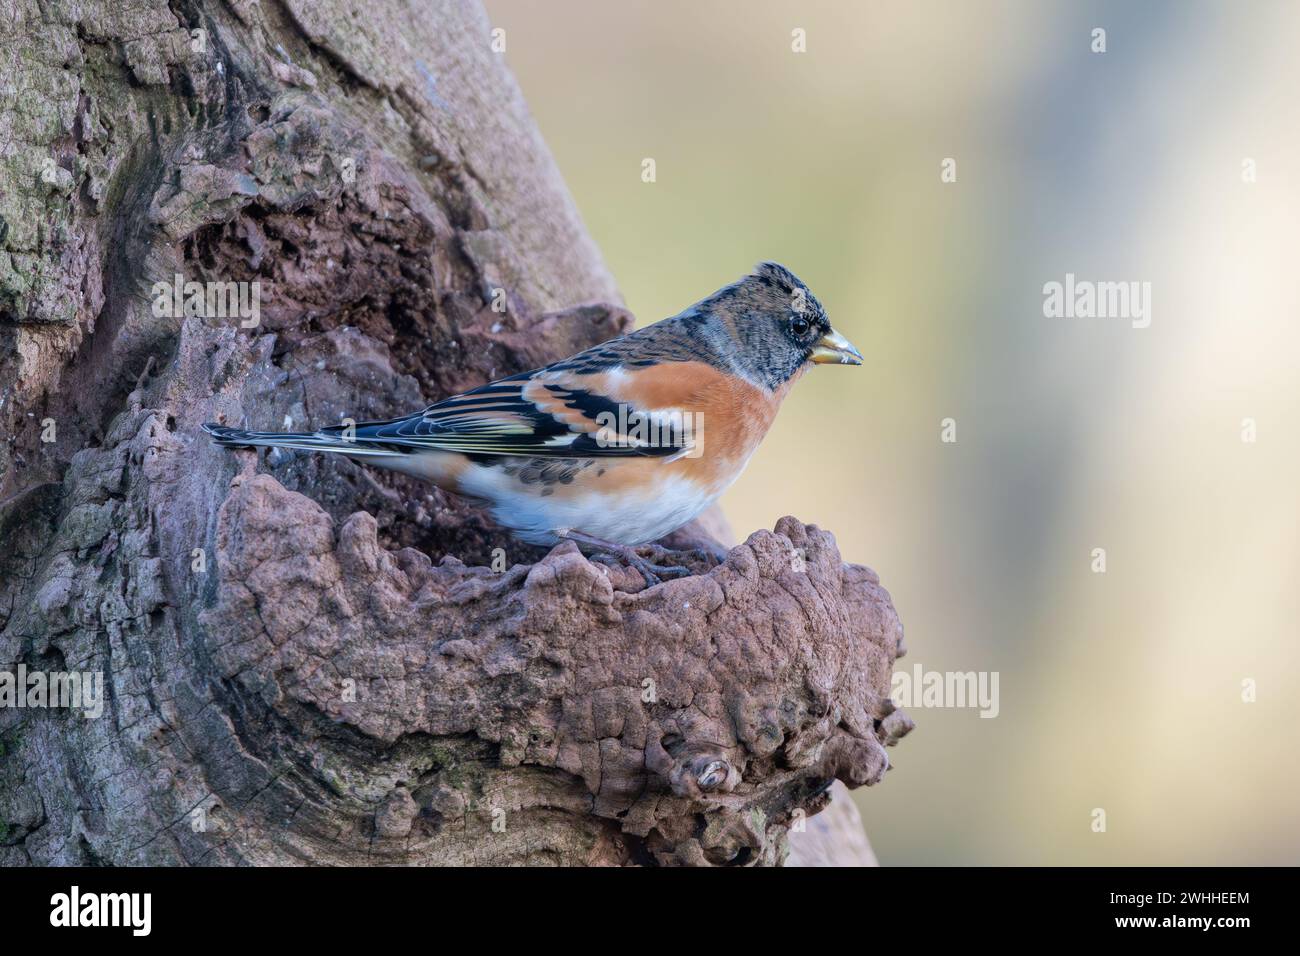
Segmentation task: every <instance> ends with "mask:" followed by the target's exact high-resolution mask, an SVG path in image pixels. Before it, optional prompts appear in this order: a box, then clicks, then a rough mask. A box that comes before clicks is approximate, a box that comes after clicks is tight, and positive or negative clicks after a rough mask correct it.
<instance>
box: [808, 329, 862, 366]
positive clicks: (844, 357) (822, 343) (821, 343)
mask: <svg viewBox="0 0 1300 956" xmlns="http://www.w3.org/2000/svg"><path fill="white" fill-rule="evenodd" d="M812 360H813V361H814V362H816V363H817V364H818V365H861V364H862V353H861V352H859V351H858V350H857V349H855V348H854V347H853V343H852V342H850V341H849V340H848V339H846V338H845V337H844V336H842V335H840V333H838V332H836V331H835V330H834V329H831V330H830V331H829V332H827V333H826V334H825V335H823V336H822V337H821V338H820V339H818V340H817V344H816V345H815V346H814V347H813V350H812Z"/></svg>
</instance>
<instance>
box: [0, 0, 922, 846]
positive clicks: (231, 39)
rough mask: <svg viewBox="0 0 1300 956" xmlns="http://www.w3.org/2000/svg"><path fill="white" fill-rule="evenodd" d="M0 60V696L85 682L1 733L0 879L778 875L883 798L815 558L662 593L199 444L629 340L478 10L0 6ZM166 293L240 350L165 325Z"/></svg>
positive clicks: (309, 465) (884, 601)
mask: <svg viewBox="0 0 1300 956" xmlns="http://www.w3.org/2000/svg"><path fill="white" fill-rule="evenodd" d="M0 40H2V41H3V43H2V44H0V48H2V49H3V51H4V53H3V55H4V56H5V57H6V58H8V59H9V62H7V63H6V64H5V75H6V76H7V77H14V78H15V83H14V85H13V87H12V88H10V89H7V90H5V91H3V92H2V93H0V95H2V96H4V97H5V99H6V102H5V104H4V106H5V108H4V110H3V111H2V112H0V141H3V142H5V143H7V144H9V145H10V148H9V149H8V150H7V151H6V152H5V153H4V154H3V156H0V164H3V165H2V166H0V168H2V169H3V181H2V182H3V189H2V190H0V340H3V346H4V348H3V353H2V357H0V427H3V429H4V437H5V439H6V440H5V442H4V443H3V444H0V500H2V501H3V505H0V534H2V535H3V542H4V548H3V553H0V670H4V669H8V670H13V669H14V668H16V666H17V665H18V664H19V663H21V664H23V665H24V666H25V667H26V668H27V669H29V670H43V671H66V670H78V671H100V672H102V673H103V674H104V676H105V680H106V683H107V688H108V691H107V693H108V698H107V703H106V706H105V710H104V714H103V716H102V717H101V718H99V719H86V718H83V717H80V716H76V715H74V714H72V713H69V712H67V711H61V710H45V711H38V710H26V709H23V710H18V709H0V747H3V750H0V862H5V863H25V862H33V863H77V862H104V863H115V864H120V863H196V862H202V863H241V862H253V863H275V862H293V861H302V862H312V863H325V862H345V863H360V862H391V863H458V862H483V863H513V862H562V863H650V862H659V863H718V864H720V863H732V864H736V863H774V862H779V861H780V860H782V859H783V857H784V854H785V852H786V834H787V831H788V830H789V829H790V827H791V825H792V824H798V823H799V822H801V821H800V815H801V814H807V813H812V812H816V811H817V810H818V809H820V808H821V807H822V806H823V805H824V804H825V802H826V801H827V799H828V797H827V795H826V793H827V789H826V788H827V787H828V786H829V784H830V783H831V781H833V780H836V779H839V780H843V781H845V782H846V783H848V784H849V785H850V786H858V785H861V784H867V783H873V782H875V781H876V780H878V779H879V778H880V777H881V775H882V774H883V773H884V771H885V769H886V767H887V766H888V760H887V759H886V757H885V751H884V749H883V747H884V745H886V744H888V743H892V742H893V741H894V740H895V739H896V738H897V737H899V736H901V735H902V733H904V732H906V730H907V729H908V727H909V726H910V724H909V722H908V721H907V719H906V717H905V716H904V715H903V714H902V713H901V712H900V711H896V710H895V709H894V708H893V705H892V704H891V703H890V701H889V699H888V694H889V679H890V672H891V669H892V665H893V661H894V658H895V656H896V655H897V654H898V653H900V652H901V651H900V648H901V628H900V626H899V624H898V620H897V617H896V615H895V614H894V611H893V608H892V606H891V605H890V602H889V598H888V595H887V594H886V593H885V592H884V590H883V589H881V588H880V586H879V583H878V581H877V579H876V577H875V575H874V574H873V573H872V572H870V571H869V570H867V569H865V568H860V567H857V566H854V565H845V564H843V563H842V562H841V559H840V556H839V553H838V551H837V550H836V548H835V544H834V541H833V539H832V538H831V536H830V535H829V534H827V533H825V532H823V531H819V530H817V529H816V528H811V527H806V526H804V525H802V524H801V523H799V522H797V521H795V520H794V519H791V518H786V519H782V521H781V522H780V523H779V524H778V525H777V528H776V530H775V531H774V532H766V531H762V532H757V533H755V534H754V535H751V536H750V537H749V539H748V540H747V541H746V542H745V543H744V544H743V545H740V546H738V547H736V548H733V549H732V551H731V552H730V554H729V556H728V557H727V559H726V561H725V562H724V563H722V564H720V565H718V566H713V567H711V566H709V565H708V564H705V563H702V564H701V565H700V566H699V567H698V568H697V569H696V570H697V571H698V573H697V574H695V575H693V576H691V577H687V578H683V579H681V580H677V581H671V582H668V583H666V584H664V585H662V586H660V587H657V588H654V589H650V590H646V589H644V586H643V584H642V582H641V581H640V579H639V576H637V575H636V574H635V573H632V572H628V571H627V570H625V569H622V568H617V567H610V566H605V565H600V564H594V563H592V562H590V561H588V560H587V559H585V558H584V557H582V556H581V555H580V554H578V553H577V552H576V551H575V550H574V549H573V547H572V545H565V546H561V547H558V548H556V549H554V550H552V551H551V552H550V553H546V552H545V551H544V550H543V549H535V548H528V547H525V546H523V545H520V544H518V543H516V542H513V541H512V540H511V539H509V538H508V536H507V535H505V533H504V532H502V531H501V530H499V529H497V528H496V527H495V526H494V525H492V523H491V522H490V521H489V520H487V519H486V518H485V517H484V516H483V515H482V514H481V513H480V512H478V511H477V510H475V509H474V508H473V507H471V506H469V505H467V504H466V503H464V502H462V501H460V500H458V499H456V498H454V497H452V496H447V495H444V494H442V493H441V492H439V491H437V490H435V489H430V488H429V487H428V486H424V485H420V484H418V483H416V482H414V481H410V480H407V479H403V478H400V477H396V476H388V475H376V474H374V473H370V472H367V471H366V470H364V469H363V468H361V467H360V466H357V465H354V464H352V463H350V462H347V461H343V460H338V459H326V458H323V457H313V456H295V455H291V454H290V455H285V454H278V453H277V454H275V455H272V456H270V457H265V458H262V459H260V460H259V459H258V458H257V457H256V456H255V455H254V454H252V453H249V452H242V453H238V454H231V453H229V452H226V451H223V450H221V449H218V448H215V447H214V446H212V445H211V444H210V443H209V442H208V441H207V440H206V439H205V438H204V436H202V435H201V433H199V432H198V425H199V424H200V423H201V422H203V421H205V420H213V419H223V418H224V419H225V420H227V421H233V422H245V421H246V422H247V423H248V424H249V425H250V426H252V427H255V428H267V429H276V428H281V427H283V426H284V423H285V421H286V419H287V420H289V421H290V422H292V423H294V424H295V425H297V426H299V427H308V426H310V427H315V426H319V425H323V424H333V423H337V422H338V421H339V420H340V419H341V418H343V417H352V418H354V419H356V420H364V419H367V418H382V417H388V416H391V415H394V414H397V413H401V412H405V411H409V410H410V409H411V408H415V407H419V406H420V405H421V404H422V403H424V402H426V401H431V400H434V399H436V398H438V397H439V396H442V395H446V394H449V393H451V392H454V391H458V390H460V389H463V388H466V387H469V386H472V385H476V384H480V383H482V382H483V381H486V380H488V379H489V378H493V377H497V376H500V375H503V374H507V373H509V372H513V371H517V370H520V369H523V368H528V367H533V366H536V365H539V364H542V363H544V362H546V361H549V360H552V359H555V358H558V357H561V356H563V355H566V354H568V353H570V352H573V351H575V350H577V349H579V348H582V347H585V346H587V345H589V344H593V343H595V342H597V341H600V340H602V339H605V338H608V337H610V336H611V335H614V334H617V333H618V332H620V331H622V330H624V329H626V328H628V327H630V322H631V319H630V316H628V315H627V313H626V312H625V311H624V310H623V309H622V308H621V307H620V306H619V305H617V304H616V303H617V301H618V297H617V293H616V291H615V289H614V286H613V283H612V282H611V280H610V278H609V276H608V275H607V273H606V271H605V269H604V267H603V265H602V264H601V262H600V259H599V256H598V254H597V253H596V251H595V249H594V248H593V246H592V244H591V242H590V240H589V239H588V238H587V236H586V234H585V233H584V231H583V229H582V226H581V223H580V221H579V220H578V217H577V215H576V213H575V211H574V209H573V206H572V203H571V201H570V199H569V197H568V196H567V193H566V192H565V190H564V188H563V184H562V183H561V181H560V179H559V177H558V175H557V173H556V171H555V169H554V167H553V165H552V163H551V160H550V158H549V156H548V154H547V153H546V151H545V149H544V147H543V145H542V143H541V141H540V137H539V136H538V134H537V131H536V129H535V127H534V125H533V124H532V121H531V119H530V118H529V116H528V114H527V111H526V108H525V107H524V104H523V102H522V99H521V97H520V95H519V93H518V90H517V89H516V88H515V86H514V85H513V82H512V81H511V79H510V77H509V75H508V73H507V72H506V70H505V68H504V66H503V64H502V62H501V60H500V58H499V57H497V56H496V55H495V54H493V53H492V51H491V48H490V45H489V42H488V26H487V23H486V21H485V18H484V16H483V14H482V12H481V10H479V9H478V8H477V7H476V6H473V5H469V4H460V3H435V4H430V5H424V4H420V5H407V4H402V3H398V2H395V0H394V2H389V3H381V4H374V3H366V4H357V5H355V6H353V5H351V4H349V3H345V2H341V0H331V2H321V3H310V2H308V0H283V2H271V3H261V4H258V3H253V2H241V0H231V2H229V3H226V4H218V3H215V2H212V3H209V2H187V3H173V4H171V5H169V4H167V3H164V2H161V0H152V2H145V3H143V4H137V5H134V6H132V7H131V9H130V10H126V11H122V10H119V8H118V7H117V6H116V5H111V4H106V3H80V4H78V3H66V4H60V3H48V2H46V3H37V2H36V0H0ZM20 106H21V107H22V108H19V107H20ZM177 275H179V276H181V277H182V279H183V280H185V281H198V282H206V281H220V282H230V281H235V282H249V283H253V282H256V283H258V284H259V286H260V288H261V291H262V307H261V313H260V324H258V325H257V326H256V327H253V328H242V327H241V326H240V322H239V319H238V318H237V317H236V318H233V319H231V318H218V317H214V316H211V315H188V316H187V315H168V314H166V311H165V310H161V309H159V308H157V307H156V303H155V301H154V295H153V291H154V290H153V285H154V283H156V282H165V283H168V284H170V283H172V282H173V281H174V278H175V276H177ZM503 302H504V303H505V304H506V308H505V311H499V307H500V303H503ZM494 303H495V304H497V305H498V309H494V308H493V306H494ZM691 533H693V534H695V535H697V536H699V535H703V534H706V532H705V531H704V530H702V529H699V528H696V529H695V530H694V531H693V532H688V533H687V534H685V535H683V536H682V537H683V539H687V540H688V539H689V538H690V535H691ZM497 549H500V550H497ZM430 556H432V557H433V558H434V559H436V561H435V560H431V557H430ZM494 559H495V561H494ZM494 568H495V569H494ZM795 829H796V830H799V829H802V827H800V826H795Z"/></svg>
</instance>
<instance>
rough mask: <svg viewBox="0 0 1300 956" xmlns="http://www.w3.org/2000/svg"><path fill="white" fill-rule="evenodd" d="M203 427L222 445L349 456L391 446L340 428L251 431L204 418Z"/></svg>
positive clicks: (383, 450)
mask: <svg viewBox="0 0 1300 956" xmlns="http://www.w3.org/2000/svg"><path fill="white" fill-rule="evenodd" d="M203 430H204V431H205V432H207V433H208V434H209V435H211V436H212V438H213V440H214V441H215V442H216V443H217V444H218V445H221V446H222V447H224V448H293V449H297V450H300V451H330V452H337V453H339V454H342V455H349V456H352V457H358V458H361V457H367V456H381V455H382V456H385V457H391V456H392V455H393V449H391V448H383V447H382V446H379V445H375V444H372V443H370V442H366V441H358V440H357V439H355V438H350V437H348V436H347V434H346V433H345V432H344V431H343V429H341V428H338V429H334V428H331V429H326V430H324V431H319V432H312V433H310V434H308V433H306V432H250V431H247V430H246V429H243V428H229V427H227V426H225V425H217V424H214V423H213V422H205V423H204V425H203Z"/></svg>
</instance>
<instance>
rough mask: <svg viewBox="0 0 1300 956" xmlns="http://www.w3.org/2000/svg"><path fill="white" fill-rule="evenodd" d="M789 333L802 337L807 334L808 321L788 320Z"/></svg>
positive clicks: (799, 319)
mask: <svg viewBox="0 0 1300 956" xmlns="http://www.w3.org/2000/svg"><path fill="white" fill-rule="evenodd" d="M790 331H791V332H793V333H794V334H795V335H804V334H806V333H807V332H808V320H807V319H801V318H794V319H791V320H790Z"/></svg>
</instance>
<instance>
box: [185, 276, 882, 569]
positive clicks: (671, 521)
mask: <svg viewBox="0 0 1300 956" xmlns="http://www.w3.org/2000/svg"><path fill="white" fill-rule="evenodd" d="M821 363H838V364H845V365H861V364H862V355H861V354H860V353H859V352H858V350H857V349H855V348H854V347H853V346H852V345H851V344H849V342H848V340H846V339H845V338H844V337H843V336H842V335H840V334H839V333H838V332H836V331H835V330H834V329H832V328H831V325H830V322H829V321H828V320H827V318H826V312H825V310H824V309H823V308H822V305H821V303H820V302H818V301H817V299H816V298H815V297H814V296H813V294H812V293H811V292H810V291H809V290H808V287H807V286H805V285H804V284H803V283H802V282H801V281H800V280H799V279H798V278H797V277H796V276H795V275H794V273H792V272H791V271H790V270H789V269H787V268H785V267H784V266H781V265H778V264H776V263H774V262H764V263H760V264H759V265H758V266H757V267H756V268H755V270H754V272H753V274H751V275H748V276H745V277H744V278H743V279H741V280H739V281H738V282H734V283H732V284H731V285H729V286H727V287H725V288H723V289H720V290H719V291H717V292H715V293H714V294H713V295H711V296H709V297H708V298H706V299H703V300H702V301H700V302H697V303H696V304H695V305H693V306H691V307H690V308H688V309H686V310H685V311H683V312H681V313H679V314H677V315H675V316H673V317H672V318H669V319H664V320H663V321H661V322H656V323H655V324H654V325H650V326H647V327H646V328H643V329H637V330H636V331H634V332H629V333H628V334H627V335H624V336H621V337H619V338H616V339H611V340H610V341H608V342H605V343H603V344H601V345H596V346H594V347H592V348H589V349H587V350H586V351H584V352H579V353H578V354H577V355H574V356H572V357H571V358H567V359H564V360H562V361H559V362H555V363H554V364H552V365H548V366H546V367H545V368H539V369H535V370H533V371H531V372H522V373H520V374H518V375H512V376H510V377H509V378H503V379H500V380H498V381H495V382H489V383H488V384H487V385H483V386H480V387H479V388H475V389H472V390H470V391H468V392H464V393H462V394H460V395H453V396H451V397H450V398H446V399H443V400H442V401H440V402H438V403H437V404H435V405H431V406H429V407H428V408H426V409H425V410H424V411H422V412H416V413H415V414H413V415H408V416H406V417H404V418H395V419H392V420H390V421H383V422H365V423H362V424H357V425H355V426H333V427H329V428H323V429H321V430H320V431H317V432H313V433H311V434H293V433H280V432H252V431H245V430H243V429H239V428H228V427H226V426H223V425H216V424H206V425H204V426H203V427H204V429H205V430H206V431H207V432H209V433H210V434H211V435H212V436H213V438H215V439H216V441H217V442H218V443H219V444H221V445H225V446H229V447H259V446H260V447H269V448H293V449H301V450H305V451H324V452H335V453H338V454H341V455H346V456H348V457H349V458H354V459H358V460H360V461H362V462H364V463H365V464H370V465H376V466H378V467H380V468H389V469H392V470H394V471H399V472H402V473H404V474H408V475H414V476H416V477H419V478H423V479H426V480H428V481H431V482H433V483H434V484H436V485H437V486H439V487H440V488H443V489H446V490H447V491H452V492H455V493H457V494H460V495H465V496H468V497H471V498H474V499H478V500H481V501H483V502H485V503H486V504H487V505H488V507H489V509H490V512H491V514H492V516H493V517H494V518H495V519H496V520H497V522H499V523H500V524H501V525H504V526H505V527H506V528H509V529H511V530H512V531H513V532H514V533H515V534H516V535H517V536H518V537H520V538H522V539H523V540H525V541H528V542H531V543H533V544H543V545H550V544H555V543H556V542H558V541H559V540H561V539H563V538H569V539H572V540H574V541H575V542H577V543H578V544H579V545H580V546H582V545H586V546H587V548H588V549H596V550H600V551H606V552H609V553H613V554H617V555H619V556H621V557H622V558H623V559H624V560H626V561H627V562H628V563H629V564H632V565H633V566H635V567H636V568H638V570H640V571H641V572H642V574H644V575H645V577H646V580H647V582H648V583H656V582H657V580H658V578H657V577H656V574H657V573H661V574H662V573H672V572H682V571H685V570H686V569H685V568H681V567H663V566H661V565H656V564H652V563H651V562H649V561H647V560H646V559H644V558H642V557H641V556H640V555H639V554H637V553H636V551H635V550H633V548H634V546H636V545H642V544H646V543H648V542H653V541H655V540H657V539H659V538H662V537H663V536H664V535H667V534H669V533H670V532H672V531H675V530H676V529H677V528H680V527H681V526H682V525H684V524H686V523H687V522H688V521H690V520H691V519H692V518H694V517H695V516H696V515H698V514H699V513H700V512H702V511H703V510H704V509H705V508H707V507H708V506H709V505H710V504H712V503H713V502H714V501H715V500H716V499H717V498H718V496H719V495H721V494H722V492H723V491H724V490H725V489H726V488H727V486H729V485H730V484H731V483H732V482H733V481H735V480H736V478H737V477H738V476H739V475H740V473H741V471H742V470H743V469H744V467H745V464H746V463H747V462H748V461H749V457H750V456H751V455H752V454H753V453H754V450H755V449H756V448H757V447H758V444H759V442H760V441H762V439H763V436H764V435H765V434H766V433H767V430H768V428H769V427H770V426H771V424H772V420H773V419H774V418H775V417H776V413H777V410H778V409H779V408H780V406H781V402H782V401H783V400H784V399H785V397H786V395H787V394H788V393H789V391H790V387H791V386H792V385H793V384H794V383H795V381H796V380H797V379H798V378H799V377H800V376H801V375H802V374H803V373H804V372H805V371H807V369H808V368H810V367H811V366H812V365H814V364H821Z"/></svg>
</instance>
